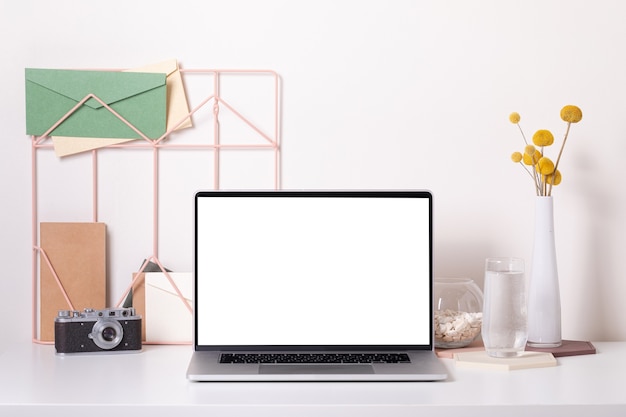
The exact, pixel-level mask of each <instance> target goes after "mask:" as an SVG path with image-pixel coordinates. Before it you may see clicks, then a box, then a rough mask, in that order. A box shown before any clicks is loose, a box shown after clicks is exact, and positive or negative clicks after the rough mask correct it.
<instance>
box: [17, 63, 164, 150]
mask: <svg viewBox="0 0 626 417" xmlns="http://www.w3.org/2000/svg"><path fill="white" fill-rule="evenodd" d="M165 80H166V74H158V73H156V74H155V73H141V72H119V71H80V70H56V69H39V68H26V133H27V134H28V135H35V136H41V135H43V134H45V133H46V132H48V130H49V129H50V128H51V127H52V126H53V125H54V124H55V123H56V122H57V121H59V119H61V118H62V117H63V116H65V115H66V114H67V113H68V112H69V111H70V110H72V108H73V107H74V106H76V105H77V104H78V103H79V102H80V101H81V100H83V99H84V98H85V97H86V96H87V95H88V94H94V95H95V96H96V97H98V98H99V99H100V100H102V101H103V102H105V103H106V104H107V105H108V106H109V107H111V108H112V109H113V110H115V111H116V112H117V113H118V114H119V115H120V116H122V117H123V118H124V119H126V120H127V121H128V122H130V123H131V124H132V125H133V126H135V127H136V128H137V129H138V130H139V131H140V132H142V133H143V134H144V135H145V136H147V137H148V138H150V139H158V138H160V137H161V136H162V135H163V134H164V133H165V130H166V109H167V97H166V81H165ZM48 136H73V137H85V138H89V137H92V138H120V139H139V138H141V136H140V135H139V134H138V133H137V132H135V131H134V130H133V129H131V128H130V127H128V126H127V125H126V124H125V123H124V122H123V121H121V120H120V119H119V118H118V117H117V116H115V115H114V114H113V113H111V112H110V111H109V109H107V108H106V107H104V106H103V105H102V104H100V103H99V102H98V101H97V100H94V99H93V98H90V99H89V100H87V101H86V102H85V103H84V104H83V105H82V106H80V107H79V108H78V109H77V110H76V111H74V113H72V114H71V115H70V116H69V117H68V118H67V119H66V120H65V121H63V123H61V124H60V125H59V126H57V127H56V128H55V129H54V130H53V131H51V132H48Z"/></svg>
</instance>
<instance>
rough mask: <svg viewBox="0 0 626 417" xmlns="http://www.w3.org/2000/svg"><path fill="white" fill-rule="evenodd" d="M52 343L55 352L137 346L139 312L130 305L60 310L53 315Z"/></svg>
mask: <svg viewBox="0 0 626 417" xmlns="http://www.w3.org/2000/svg"><path fill="white" fill-rule="evenodd" d="M54 347H55V348H56V351H57V353H58V354H67V353H110V352H118V353H122V352H125V351H137V350H141V316H139V315H136V314H135V309H134V308H111V309H109V308H107V309H104V310H94V309H91V308H86V309H85V310H84V311H82V312H79V311H70V310H61V311H59V314H58V315H57V317H56V318H55V319H54ZM128 353H130V352H128Z"/></svg>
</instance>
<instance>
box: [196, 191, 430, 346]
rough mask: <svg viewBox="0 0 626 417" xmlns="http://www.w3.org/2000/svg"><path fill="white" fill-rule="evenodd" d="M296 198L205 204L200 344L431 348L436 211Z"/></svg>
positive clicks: (377, 200)
mask: <svg viewBox="0 0 626 417" xmlns="http://www.w3.org/2000/svg"><path fill="white" fill-rule="evenodd" d="M225 193H228V192H225ZM287 194H288V193H286V195H285V196H281V194H280V192H278V194H276V193H274V194H273V195H272V196H267V197H264V196H258V195H256V196H246V195H245V193H243V195H241V196H232V195H231V196H225V197H211V198H198V200H197V203H196V204H197V214H196V215H197V219H196V220H197V236H196V239H197V241H196V244H197V248H196V250H197V259H196V273H197V287H196V292H197V294H196V299H197V300H198V301H197V305H196V308H197V310H196V311H197V323H196V326H197V329H196V331H197V340H196V344H197V345H199V346H313V347H314V346H343V345H349V346H364V345H428V344H430V340H431V339H430V332H431V323H430V312H429V309H430V308H431V305H430V297H431V292H430V274H431V272H430V268H431V255H430V249H431V248H430V244H431V243H430V233H431V229H430V220H431V219H430V204H431V202H430V199H429V198H408V197H407V198H385V197H373V196H372V197H337V196H333V197H329V196H301V197H298V196H294V195H287Z"/></svg>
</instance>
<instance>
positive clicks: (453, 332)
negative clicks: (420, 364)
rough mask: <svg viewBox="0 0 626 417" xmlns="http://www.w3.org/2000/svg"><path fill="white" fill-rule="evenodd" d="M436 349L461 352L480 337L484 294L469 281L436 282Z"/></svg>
mask: <svg viewBox="0 0 626 417" xmlns="http://www.w3.org/2000/svg"><path fill="white" fill-rule="evenodd" d="M434 303H435V304H434V310H435V312H434V313H435V314H434V316H435V325H434V327H435V347H438V348H460V347H465V346H467V345H469V344H470V343H472V342H473V341H474V340H476V339H477V338H478V337H479V336H480V329H481V326H482V317H483V293H482V291H481V290H480V288H479V287H478V285H476V283H475V282H474V280H472V279H470V278H435V297H434Z"/></svg>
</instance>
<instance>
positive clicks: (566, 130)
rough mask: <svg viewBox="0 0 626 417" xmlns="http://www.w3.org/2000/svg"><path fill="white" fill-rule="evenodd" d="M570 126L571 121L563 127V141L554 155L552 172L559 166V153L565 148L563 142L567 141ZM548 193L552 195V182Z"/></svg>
mask: <svg viewBox="0 0 626 417" xmlns="http://www.w3.org/2000/svg"><path fill="white" fill-rule="evenodd" d="M571 126H572V122H568V123H567V129H565V136H564V137H563V143H562V144H561V149H559V156H557V157H556V162H555V163H554V172H556V169H557V168H558V167H559V161H560V160H561V155H562V154H563V148H565V142H567V137H568V136H569V128H570V127H571ZM548 195H552V184H550V189H549V191H548Z"/></svg>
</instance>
